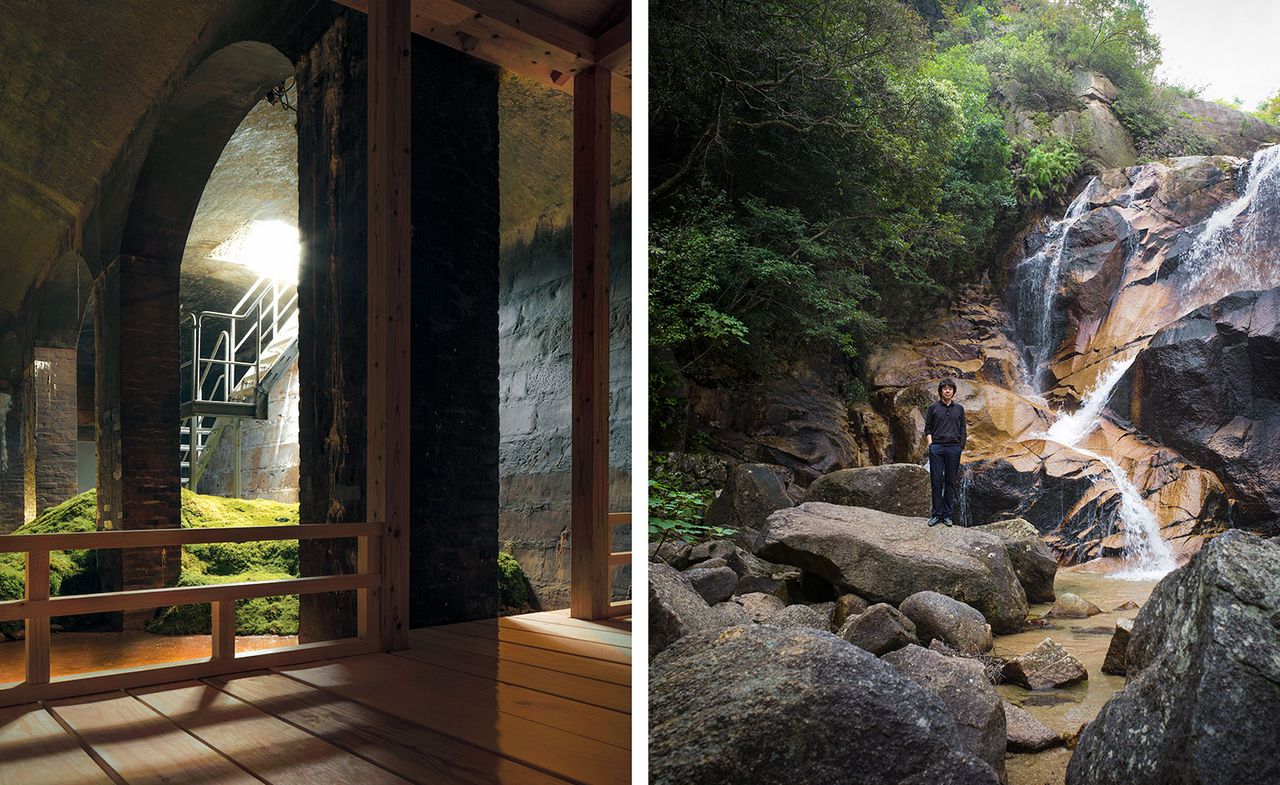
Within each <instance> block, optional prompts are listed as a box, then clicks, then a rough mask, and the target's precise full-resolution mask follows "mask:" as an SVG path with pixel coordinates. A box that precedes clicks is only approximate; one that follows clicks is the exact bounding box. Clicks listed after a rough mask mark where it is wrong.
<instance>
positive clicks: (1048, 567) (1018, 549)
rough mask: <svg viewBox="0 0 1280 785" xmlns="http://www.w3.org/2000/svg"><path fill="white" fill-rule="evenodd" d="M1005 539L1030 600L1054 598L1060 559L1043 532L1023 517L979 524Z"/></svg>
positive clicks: (1017, 573) (979, 528)
mask: <svg viewBox="0 0 1280 785" xmlns="http://www.w3.org/2000/svg"><path fill="white" fill-rule="evenodd" d="M975 528H977V529H978V530H979V531H984V532H990V533H991V534H994V535H996V536H997V537H999V538H1000V539H1001V540H1004V547H1005V550H1007V551H1008V552H1009V561H1010V562H1012V563H1013V572H1014V574H1015V575H1017V576H1018V582H1019V583H1021V584H1022V590H1023V591H1025V592H1026V593H1027V602H1053V600H1054V593H1053V581H1054V578H1056V577H1057V575H1058V561H1057V559H1055V558H1053V551H1051V550H1049V546H1047V545H1045V544H1044V540H1042V539H1040V532H1039V531H1037V530H1036V527H1034V526H1032V525H1031V524H1030V523H1029V522H1027V521H1026V520H1023V519H1022V518H1011V519H1009V520H1006V521H997V522H995V523H989V524H987V525H986V526H978V527H975Z"/></svg>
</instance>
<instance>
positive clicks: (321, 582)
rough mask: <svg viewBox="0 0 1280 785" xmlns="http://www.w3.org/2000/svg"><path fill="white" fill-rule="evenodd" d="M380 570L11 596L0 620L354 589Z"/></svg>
mask: <svg viewBox="0 0 1280 785" xmlns="http://www.w3.org/2000/svg"><path fill="white" fill-rule="evenodd" d="M380 580H381V577H380V576H379V575H378V574H377V573H371V574H367V575H360V574H353V575H320V576H315V577H310V578H289V579H287V580H276V581H245V582H241V583H219V584H215V585H213V586H176V587H173V588H169V589H136V590H133V591H119V592H107V593H102V594H79V595H70V596H65V597H54V598H53V599H48V600H37V599H29V600H12V601H9V602H0V621H12V620H14V619H47V618H49V617H50V616H78V615H80V614H82V613H105V612H109V611H131V610H138V609H140V608H160V607H164V606H167V605H190V604H194V603H201V602H215V601H229V600H247V599H251V598H253V597H274V596H276V595H280V594H316V593H320V592H331V591H350V590H353V589H372V588H374V587H376V586H378V585H379V582H380Z"/></svg>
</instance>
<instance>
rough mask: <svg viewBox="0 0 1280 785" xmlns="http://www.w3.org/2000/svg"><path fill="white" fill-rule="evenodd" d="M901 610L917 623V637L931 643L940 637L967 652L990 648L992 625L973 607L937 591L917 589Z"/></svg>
mask: <svg viewBox="0 0 1280 785" xmlns="http://www.w3.org/2000/svg"><path fill="white" fill-rule="evenodd" d="M898 610H900V611H902V613H903V615H904V616H906V617H907V618H908V619H910V620H911V621H912V622H913V623H914V624H915V625H916V637H917V638H919V639H920V643H921V644H922V645H924V646H928V645H929V643H930V642H932V641H934V640H940V641H942V642H943V643H945V644H947V645H948V646H950V647H951V648H953V649H955V650H956V651H959V652H962V653H964V654H981V653H982V652H984V651H990V650H991V625H990V624H987V620H986V619H984V618H982V614H981V613H978V611H976V610H974V609H973V608H972V607H970V606H968V605H966V604H964V603H963V602H960V601H959V600H953V599H951V598H950V597H948V596H946V595H945V594H938V593H937V592H936V591H922V592H916V593H915V594H913V595H911V596H910V597H908V598H906V599H905V600H903V601H902V604H901V605H900V606H898Z"/></svg>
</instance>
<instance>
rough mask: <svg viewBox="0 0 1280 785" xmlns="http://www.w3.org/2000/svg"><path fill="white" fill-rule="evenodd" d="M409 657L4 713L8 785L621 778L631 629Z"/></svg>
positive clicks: (511, 628)
mask: <svg viewBox="0 0 1280 785" xmlns="http://www.w3.org/2000/svg"><path fill="white" fill-rule="evenodd" d="M411 637H412V648H411V649H409V650H408V651H403V652H398V653H396V654H371V655H364V656H359V657H346V658H343V659H336V660H326V661H319V662H314V663H307V664H304V665H296V666H291V667H287V668H280V669H278V670H271V671H255V672H251V673H243V674H236V675H232V676H223V677H218V678H211V679H205V680H202V681H185V682H177V683H173V684H165V685H160V686H157V687H149V688H146V689H138V690H130V691H127V692H114V693H106V694H99V695H92V696H86V697H82V698H74V699H67V700H58V701H49V702H47V703H44V704H28V705H25V706H16V707H13V708H9V709H0V783H4V785H46V783H47V784H48V785H91V784H94V785H96V784H97V783H102V784H103V785H111V784H112V783H116V785H120V784H122V783H123V784H125V785H153V784H155V785H158V784H159V783H190V784H191V785H214V784H217V785H222V784H223V783H228V784H230V785H238V784H239V783H247V784H249V785H253V784H255V783H270V784H271V785H329V783H334V784H335V785H339V784H340V785H353V784H356V783H359V784H360V785H364V784H365V783H368V784H369V785H381V784H382V783H387V784H391V783H409V782H412V783H431V784H432V785H435V784H436V783H439V784H440V785H446V784H448V785H452V784H453V783H469V784H470V783H476V784H478V783H521V784H522V785H524V784H527V785H554V784H556V783H565V782H571V783H584V784H587V785H596V783H600V784H601V785H605V784H608V785H614V784H615V783H627V782H630V778H631V775H630V770H631V768H630V767H631V764H630V758H631V753H630V747H631V730H630V725H631V623H630V620H629V619H627V620H618V621H607V622H582V621H578V620H575V619H570V618H569V616H568V613H567V612H565V611H552V612H546V613H535V614H529V615H525V616H516V617H508V618H505V619H492V620H487V621H476V622H467V623H465V624H454V625H449V626H446V627H435V628H431V629H425V630H415V631H413V633H412V634H411Z"/></svg>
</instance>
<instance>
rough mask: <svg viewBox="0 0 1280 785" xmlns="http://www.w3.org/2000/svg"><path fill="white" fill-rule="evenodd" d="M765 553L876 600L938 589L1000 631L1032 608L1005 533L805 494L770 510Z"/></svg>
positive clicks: (1012, 625) (1010, 628)
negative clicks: (933, 524) (797, 503)
mask: <svg viewBox="0 0 1280 785" xmlns="http://www.w3.org/2000/svg"><path fill="white" fill-rule="evenodd" d="M760 553H761V555H762V556H763V557H764V558H766V559H771V560H774V561H779V562H783V563H786V564H793V565H795V566H797V567H800V568H801V569H804V570H807V571H809V572H811V573H814V574H816V575H819V576H821V577H822V578H824V579H825V580H827V581H829V582H830V583H831V584H832V585H834V586H836V587H837V588H838V589H840V590H841V591H845V592H852V593H855V594H857V595H859V596H861V597H865V598H867V599H868V600H871V601H872V602H887V603H890V604H894V605H896V604H898V603H900V602H902V601H903V600H905V599H906V598H907V597H910V596H911V595H912V594H915V593H916V592H918V591H938V592H939V593H942V594H946V595H947V596H949V597H953V598H955V599H957V600H960V601H961V602H964V603H967V604H968V605H971V606H973V607H974V608H976V609H977V610H978V611H979V612H980V613H981V614H982V615H983V616H984V617H985V618H986V619H987V622H988V623H990V624H991V628H992V629H993V630H994V631H996V632H1010V631H1013V630H1016V629H1018V628H1019V627H1020V626H1021V625H1022V622H1023V620H1024V619H1025V618H1026V615H1027V598H1026V594H1025V593H1024V592H1023V590H1022V585H1021V584H1020V583H1018V579H1017V576H1016V575H1015V574H1014V572H1013V566H1012V564H1010V562H1009V556H1008V553H1007V552H1006V551H1005V546H1004V541H1003V540H1001V539H1000V538H999V537H997V536H995V535H993V534H989V533H987V532H980V531H976V530H972V529H965V528H963V527H959V526H950V527H944V526H937V527H933V528H930V527H929V526H928V525H927V523H926V521H925V520H924V519H921V518H904V517H902V516H898V515H892V514H889V513H884V512H878V511H876V510H867V509H864V508H860V507H837V506H835V505H831V504H824V503H822V502H806V503H804V504H802V505H800V506H799V507H793V508H791V509H787V510H780V511H778V512H776V513H774V514H773V515H772V516H770V519H769V534H768V536H767V537H766V539H765V543H764V545H763V546H762V547H761V550H760Z"/></svg>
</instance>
